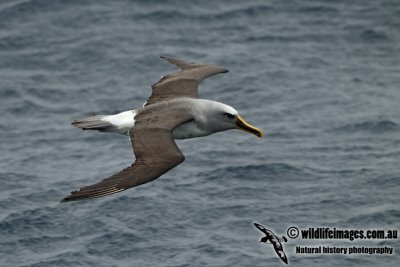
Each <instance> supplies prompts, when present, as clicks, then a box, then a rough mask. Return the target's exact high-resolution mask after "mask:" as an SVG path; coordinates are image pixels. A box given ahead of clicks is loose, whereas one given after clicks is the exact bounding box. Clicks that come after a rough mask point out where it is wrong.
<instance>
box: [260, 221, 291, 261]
mask: <svg viewBox="0 0 400 267" xmlns="http://www.w3.org/2000/svg"><path fill="white" fill-rule="evenodd" d="M254 226H255V227H257V229H258V230H260V231H261V232H263V233H264V234H265V236H264V237H263V238H261V240H260V242H262V243H266V244H272V245H273V246H274V249H275V251H276V254H278V256H279V258H280V259H281V260H282V261H283V262H284V263H286V264H288V259H287V257H286V254H285V252H283V247H282V243H281V242H287V239H286V237H284V236H283V237H282V238H279V237H277V236H276V235H275V234H274V233H273V232H272V231H271V230H269V229H267V228H265V227H264V226H262V225H261V224H258V223H254Z"/></svg>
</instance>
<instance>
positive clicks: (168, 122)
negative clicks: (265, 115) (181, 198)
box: [62, 57, 264, 202]
mask: <svg viewBox="0 0 400 267" xmlns="http://www.w3.org/2000/svg"><path fill="white" fill-rule="evenodd" d="M161 58H163V59H165V60H167V61H168V62H170V63H172V64H174V65H176V66H178V67H179V68H180V69H181V71H180V72H177V73H174V74H169V75H167V76H164V77H162V78H161V80H159V81H158V82H157V83H155V84H153V85H152V94H151V96H150V97H149V99H148V100H147V102H146V103H145V104H144V105H143V108H139V109H135V110H129V111H125V112H121V113H119V114H115V115H103V116H102V115H97V116H91V117H86V118H82V119H78V120H75V121H73V122H72V125H73V126H75V127H78V128H81V129H83V130H98V131H102V132H117V133H121V134H127V135H129V136H130V139H131V142H132V146H133V150H134V154H135V157H136V160H135V162H134V163H133V164H132V165H131V166H130V167H128V168H126V169H124V170H122V171H121V172H119V173H117V174H115V175H113V176H111V177H109V178H106V179H104V180H103V181H101V182H99V183H96V184H94V185H90V186H86V187H83V188H81V189H80V190H79V191H74V192H71V195H69V196H68V197H66V198H64V199H63V200H62V202H66V201H72V200H79V199H88V198H97V197H103V196H107V195H111V194H114V193H118V192H121V191H124V190H126V189H129V188H131V187H134V186H138V185H141V184H144V183H148V182H151V181H153V180H154V179H157V178H158V177H160V176H161V175H163V174H164V173H166V172H167V171H169V170H170V169H172V168H174V167H175V166H177V165H178V164H180V163H182V162H183V161H184V159H185V157H184V156H183V155H182V153H181V151H180V150H179V148H178V147H177V146H176V144H175V141H174V139H187V138H194V137H200V136H207V135H210V134H213V133H217V132H222V131H226V130H231V129H240V130H243V131H246V132H249V133H252V134H254V135H256V136H258V137H263V136H264V134H263V132H262V131H261V130H260V129H258V128H256V127H253V126H251V125H250V124H248V123H247V122H245V121H244V120H243V119H242V118H241V117H240V116H239V115H238V112H237V111H236V110H235V109H234V108H232V107H230V106H228V105H225V104H223V103H219V102H216V101H211V100H205V99H199V95H198V90H197V89H198V86H199V83H200V82H201V81H202V80H204V79H205V78H207V77H209V76H212V75H215V74H218V73H226V72H228V70H227V69H224V68H220V67H215V66H210V65H203V64H195V63H188V62H185V61H182V60H178V59H173V58H166V57H161Z"/></svg>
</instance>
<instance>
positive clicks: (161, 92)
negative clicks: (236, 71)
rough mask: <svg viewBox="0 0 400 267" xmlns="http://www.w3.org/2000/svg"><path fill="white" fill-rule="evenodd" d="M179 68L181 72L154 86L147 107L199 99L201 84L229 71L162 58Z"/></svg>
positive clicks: (166, 77) (169, 75)
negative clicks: (174, 99) (178, 98)
mask: <svg viewBox="0 0 400 267" xmlns="http://www.w3.org/2000/svg"><path fill="white" fill-rule="evenodd" d="M161 58H163V59H165V60H167V61H168V62H170V63H171V64H174V65H176V66H178V67H179V68H180V69H181V71H180V72H177V73H174V74H168V75H166V76H164V77H162V78H161V80H159V81H158V82H156V83H155V84H153V85H152V94H151V96H150V97H149V99H148V100H147V102H146V104H145V106H147V105H151V104H153V103H156V102H160V101H164V100H169V99H172V98H176V97H190V98H198V86H199V83H200V82H201V81H202V80H204V79H205V78H207V77H210V76H212V75H215V74H218V73H226V72H228V70H227V69H224V68H220V67H216V66H211V65H204V64H196V63H188V62H185V61H183V60H179V59H174V58H167V57H161Z"/></svg>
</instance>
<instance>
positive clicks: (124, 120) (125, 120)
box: [71, 110, 136, 134]
mask: <svg viewBox="0 0 400 267" xmlns="http://www.w3.org/2000/svg"><path fill="white" fill-rule="evenodd" d="M135 115H136V111H135V110H129V111H125V112H121V113H118V114H115V115H96V116H90V117H85V118H81V119H77V120H74V121H73V122H71V124H72V125H73V126H75V127H77V128H80V129H82V130H97V131H100V132H116V133H120V134H128V133H129V130H130V129H132V128H133V126H134V125H135V119H134V118H135Z"/></svg>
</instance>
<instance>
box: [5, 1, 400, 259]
mask: <svg viewBox="0 0 400 267" xmlns="http://www.w3.org/2000/svg"><path fill="white" fill-rule="evenodd" d="M399 44H400V2H399V1H397V0H374V1H361V0H359V1H341V0H338V1H325V0H308V1H300V0H296V1H294V0H293V1H292V0H290V1H289V0H288V1H279V0H275V1H261V0H260V1H228V0H224V1H209V2H206V1H200V0H196V1H156V0H152V1H129V0H124V1H122V0H121V1H105V0H103V1H99V0H79V1H78V0H71V1H62V0H52V1H45V0H13V1H11V0H9V1H7V0H2V1H1V2H0V81H1V82H0V152H1V154H0V266H4V267H46V266H49V267H50V266H51V267H53V266H60V267H67V266H73V267H78V266H96V267H102V266H104V267H109V266H115V267H125V266H126V267H130V266H141V267H146V266H152V267H153V266H160V267H167V266H168V267H169V266H180V267H183V266H221V267H222V266H283V265H284V264H283V263H282V262H281V261H280V260H279V258H278V257H277V256H276V255H275V252H274V251H273V249H272V248H271V247H270V245H263V244H259V243H258V241H259V239H260V237H261V236H262V234H261V232H259V231H257V229H255V228H254V227H253V225H252V223H253V222H259V223H261V224H263V225H265V226H266V227H267V228H269V229H272V230H273V231H274V232H275V233H276V234H277V235H279V236H281V235H286V230H287V229H288V228H289V227H290V226H297V227H299V228H308V227H322V226H324V227H337V228H348V229H400V209H399V202H400V197H399V191H400V172H399V163H400V104H399V102H400V45H399ZM160 55H165V56H173V57H177V58H181V59H185V60H188V61H194V62H199V63H209V64H214V65H219V66H222V67H226V68H228V69H229V70H230V72H229V73H228V74H223V75H219V76H215V77H212V78H210V79H207V80H206V81H204V83H202V85H201V88H200V94H201V97H202V98H207V99H212V100H216V101H221V102H224V103H227V104H229V105H232V106H234V107H235V108H236V109H237V110H239V112H240V114H241V115H242V117H243V118H244V119H245V120H247V121H248V122H250V123H251V124H254V125H256V126H258V127H260V128H261V129H263V130H264V131H265V134H266V138H265V139H258V138H256V137H254V136H252V135H249V134H245V133H242V132H238V131H229V132H224V133H219V134H215V135H212V136H209V137H204V138H198V139H192V140H183V141H178V142H177V143H178V146H179V147H180V148H181V150H182V151H183V153H184V154H185V156H186V161H185V162H184V163H183V164H181V165H179V166H178V167H177V168H175V169H173V170H171V171H170V172H168V173H167V174H165V175H164V176H162V177H161V178H159V179H157V180H156V181H154V182H152V183H149V184H146V185H143V186H140V187H137V188H134V189H131V190H127V191H125V192H122V193H120V194H115V195H112V196H110V197H105V198H100V199H95V200H91V201H81V202H73V203H63V204H60V203H59V200H60V199H62V198H63V197H65V196H66V195H68V194H69V192H70V191H72V190H76V189H78V188H79V187H82V186H84V185H89V184H91V183H95V182H97V181H99V180H101V179H103V178H106V177H108V176H109V175H111V174H114V173H116V172H118V171H119V170H121V169H122V168H124V167H126V166H128V165H130V164H131V163H132V160H133V155H132V149H131V146H130V142H129V140H128V138H127V137H126V136H122V135H116V134H106V133H98V132H91V131H85V132H83V131H80V130H79V129H75V128H73V127H72V126H71V125H70V122H71V121H72V120H73V119H76V118H80V117H83V116H87V115H90V114H93V113H94V114H113V113H117V112H121V111H125V110H129V109H133V108H137V107H140V106H141V105H142V103H144V102H145V101H146V99H147V97H148V96H149V94H150V91H151V90H150V85H151V84H152V83H154V82H156V81H157V80H158V79H159V78H160V76H161V75H163V74H167V73H171V72H174V71H175V70H176V68H175V67H174V66H172V65H169V64H167V63H165V62H164V61H162V60H161V59H160V58H159V56H160ZM310 242H311V241H310ZM363 242H364V241H363ZM303 243H304V240H300V239H289V241H288V242H287V243H284V249H285V252H286V254H287V256H288V259H289V265H292V266H310V267H311V266H360V265H362V266H396V265H398V263H399V262H400V256H399V255H400V245H399V242H398V240H367V241H365V242H364V243H365V246H370V247H376V246H380V247H383V246H390V247H393V248H394V251H395V254H394V255H300V254H297V253H295V248H296V246H298V245H301V244H303ZM309 244H311V245H324V244H325V245H330V246H334V245H335V244H336V241H335V242H333V241H332V240H313V241H312V242H311V243H309ZM340 244H341V245H342V246H353V245H354V246H360V245H361V244H362V242H361V241H359V240H358V241H357V240H356V241H353V242H350V241H342V242H341V243H340Z"/></svg>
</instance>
